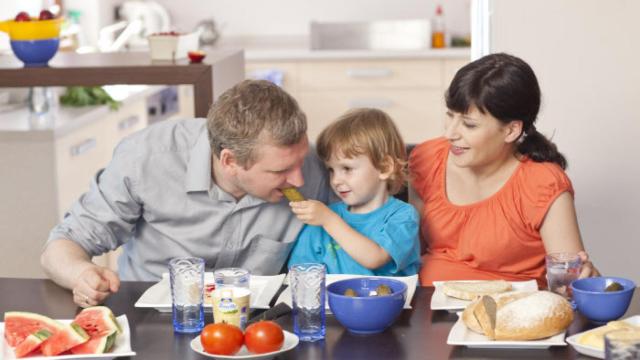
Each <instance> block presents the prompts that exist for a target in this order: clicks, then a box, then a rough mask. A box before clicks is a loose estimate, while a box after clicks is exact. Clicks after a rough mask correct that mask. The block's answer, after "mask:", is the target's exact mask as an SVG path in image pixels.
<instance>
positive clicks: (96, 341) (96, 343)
mask: <svg viewBox="0 0 640 360" xmlns="http://www.w3.org/2000/svg"><path fill="white" fill-rule="evenodd" d="M116 336H118V332H117V331H113V332H112V333H111V334H104V335H93V336H91V339H89V341H87V342H86V343H83V344H80V345H78V346H76V347H72V348H71V353H72V354H77V355H80V354H103V353H106V352H109V351H111V349H112V348H113V344H115V342H116Z"/></svg>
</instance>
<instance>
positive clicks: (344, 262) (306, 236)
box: [289, 197, 420, 276]
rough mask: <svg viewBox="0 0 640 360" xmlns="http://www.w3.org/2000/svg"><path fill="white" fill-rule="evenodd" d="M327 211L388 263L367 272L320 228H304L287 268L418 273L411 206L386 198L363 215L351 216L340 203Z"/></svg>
mask: <svg viewBox="0 0 640 360" xmlns="http://www.w3.org/2000/svg"><path fill="white" fill-rule="evenodd" d="M329 208H330V209H331V210H333V211H334V212H335V213H336V214H338V215H339V216H340V217H341V218H342V219H343V220H344V221H345V222H346V223H347V224H348V225H349V226H351V227H352V228H353V229H354V230H356V231H358V232H359V233H360V234H362V235H364V236H366V237H368V238H369V239H371V240H373V241H375V242H376V243H377V244H378V245H380V246H381V247H382V248H383V249H385V251H387V253H388V254H389V256H390V257H391V260H390V261H389V262H388V263H387V264H385V265H383V266H381V267H379V268H377V269H374V270H370V269H367V268H366V267H364V266H362V265H360V264H358V262H356V261H355V260H354V259H353V258H352V257H351V256H350V255H349V254H347V253H346V252H345V251H344V250H343V249H342V248H341V247H340V245H339V244H338V243H337V242H336V241H335V240H334V239H333V238H332V237H331V236H329V234H327V232H326V231H324V229H323V228H322V226H312V225H306V226H305V227H304V228H303V229H302V231H301V232H300V234H299V235H298V239H297V240H296V244H295V246H294V248H293V251H292V253H291V258H290V259H289V266H291V265H293V264H300V263H308V262H316V263H323V264H325V265H326V266H327V273H328V274H357V275H375V276H408V275H414V274H417V273H418V271H419V269H420V242H419V240H418V221H419V220H418V219H419V217H418V213H417V212H416V210H415V209H414V208H413V206H411V205H409V204H407V203H406V202H404V201H401V200H398V199H396V198H394V197H389V200H388V201H387V202H386V203H385V204H384V205H383V206H381V207H380V208H378V209H376V210H374V211H372V212H370V213H367V214H352V213H350V212H349V210H348V208H347V205H346V204H345V203H343V202H337V203H333V204H331V205H330V206H329Z"/></svg>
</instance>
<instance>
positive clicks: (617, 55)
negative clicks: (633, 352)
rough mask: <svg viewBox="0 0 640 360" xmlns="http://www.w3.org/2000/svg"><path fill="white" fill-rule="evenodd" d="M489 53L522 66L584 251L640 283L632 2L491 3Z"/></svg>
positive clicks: (638, 113)
mask: <svg viewBox="0 0 640 360" xmlns="http://www.w3.org/2000/svg"><path fill="white" fill-rule="evenodd" d="M490 5H491V7H492V14H493V15H492V19H491V40H490V43H491V49H492V52H500V51H504V52H508V53H511V54H514V55H516V56H519V57H521V58H523V59H524V60H526V61H527V62H529V64H530V65H531V66H532V67H533V69H534V70H535V72H536V74H537V75H538V78H539V80H540V84H541V87H542V93H543V108H542V112H541V114H540V119H539V124H540V126H539V127H538V128H539V129H540V130H541V131H542V132H543V133H545V134H547V135H550V134H553V133H555V136H554V141H555V142H556V144H557V145H558V147H559V148H560V151H561V152H563V153H564V154H565V156H566V157H567V159H568V162H569V170H568V174H569V176H570V177H571V179H572V181H573V184H574V187H575V191H576V207H577V211H578V220H579V223H580V228H581V231H582V236H583V239H584V241H585V244H586V247H587V250H588V251H589V253H590V255H591V257H592V259H593V260H594V261H595V263H596V265H597V266H598V267H599V268H600V270H601V272H603V273H604V274H606V275H619V276H626V277H629V278H632V279H634V280H635V281H636V282H638V283H640V265H639V264H640V261H639V256H640V235H639V233H640V221H638V219H637V217H638V216H639V215H640V166H638V154H640V108H639V107H638V105H640V66H639V64H640V40H639V38H638V37H639V36H640V22H638V14H640V1H636V0H609V1H600V0H562V1H557V0H536V1H533V0H492V1H491V4H490Z"/></svg>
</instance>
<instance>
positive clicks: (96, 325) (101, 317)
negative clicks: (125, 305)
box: [73, 306, 122, 337]
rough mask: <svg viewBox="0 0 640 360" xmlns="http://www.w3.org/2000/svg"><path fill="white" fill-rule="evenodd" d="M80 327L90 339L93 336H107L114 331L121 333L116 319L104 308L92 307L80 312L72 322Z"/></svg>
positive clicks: (109, 310)
mask: <svg viewBox="0 0 640 360" xmlns="http://www.w3.org/2000/svg"><path fill="white" fill-rule="evenodd" d="M73 322H75V323H76V324H78V325H80V326H81V327H82V328H83V329H84V331H86V332H87V334H89V335H90V336H91V337H93V336H94V335H100V336H102V335H109V334H111V333H113V332H114V331H115V332H117V333H119V334H120V333H122V329H121V328H120V325H119V324H118V321H117V320H116V317H115V316H114V315H113V312H111V309H109V308H108V307H106V306H92V307H88V308H86V309H84V310H82V311H81V312H80V313H79V314H78V315H77V316H76V318H75V319H74V320H73Z"/></svg>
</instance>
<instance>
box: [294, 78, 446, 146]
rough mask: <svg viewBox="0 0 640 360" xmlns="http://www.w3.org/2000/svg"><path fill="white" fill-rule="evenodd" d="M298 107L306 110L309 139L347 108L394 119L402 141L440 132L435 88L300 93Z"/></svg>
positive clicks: (439, 96) (438, 97)
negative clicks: (369, 110) (374, 111)
mask: <svg viewBox="0 0 640 360" xmlns="http://www.w3.org/2000/svg"><path fill="white" fill-rule="evenodd" d="M298 100H299V101H300V106H301V107H302V109H303V110H304V111H305V112H306V113H307V118H308V125H309V139H310V140H311V141H313V142H315V139H316V137H317V136H318V135H319V134H320V131H322V129H324V128H325V127H326V126H327V125H328V124H329V123H330V122H332V121H333V120H335V119H336V118H337V117H338V116H340V115H342V114H343V113H344V112H346V111H347V110H349V109H352V108H358V107H372V108H378V109H381V110H383V111H385V112H387V113H388V114H389V115H390V116H391V118H392V119H393V120H394V122H395V123H396V125H397V126H398V129H399V130H400V134H401V135H402V137H403V139H404V141H405V142H406V143H418V142H422V141H424V140H426V139H429V138H433V137H436V136H438V135H441V134H442V128H443V119H444V103H443V97H442V94H441V92H440V90H439V89H409V90H407V89H397V90H384V91H382V90H375V89H372V90H334V91H317V92H312V91H308V92H301V93H300V96H299V97H298Z"/></svg>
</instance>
